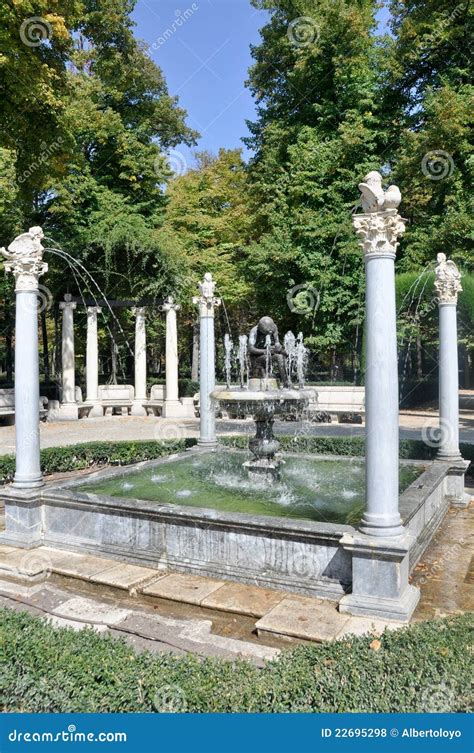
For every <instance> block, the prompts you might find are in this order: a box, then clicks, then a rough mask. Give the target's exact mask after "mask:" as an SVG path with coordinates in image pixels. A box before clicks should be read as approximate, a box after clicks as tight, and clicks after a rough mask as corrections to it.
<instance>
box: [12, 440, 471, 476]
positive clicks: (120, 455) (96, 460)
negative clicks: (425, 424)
mask: <svg viewBox="0 0 474 753" xmlns="http://www.w3.org/2000/svg"><path fill="white" fill-rule="evenodd" d="M278 439H279V441H280V443H281V448H282V450H283V451H284V452H285V451H286V452H305V453H308V454H314V455H346V456H349V457H363V456H364V452H365V442H364V438H363V437H309V436H294V437H293V436H281V437H278ZM196 441H197V440H196V439H191V438H188V439H179V440H170V441H166V442H156V441H153V440H148V441H142V440H139V441H136V442H133V441H132V442H86V443H84V444H76V445H70V446H68V447H48V448H46V449H45V450H41V468H42V470H43V473H44V474H45V475H49V474H51V473H65V472H67V471H78V470H82V469H83V468H90V467H91V466H95V465H97V466H101V465H131V464H132V463H140V462H142V461H143V460H155V459H156V458H160V457H162V456H163V455H171V454H172V453H174V452H182V451H183V450H185V449H186V448H188V447H192V446H194V445H195V444H196ZM219 441H220V443H221V444H223V445H225V446H227V447H235V448H236V449H241V450H245V449H247V448H248V443H249V436H248V435H239V436H235V437H219ZM460 447H461V453H462V456H463V457H464V458H465V460H470V461H471V467H470V468H469V470H468V474H470V475H473V474H474V462H472V461H474V444H461V445H460ZM435 454H436V448H433V447H429V446H428V445H426V444H425V443H424V442H421V441H419V440H413V439H402V440H401V442H400V457H401V458H405V459H411V460H432V459H433V458H434V457H435ZM14 473H15V458H14V456H13V455H2V456H0V484H5V483H8V482H9V481H12V479H13V475H14Z"/></svg>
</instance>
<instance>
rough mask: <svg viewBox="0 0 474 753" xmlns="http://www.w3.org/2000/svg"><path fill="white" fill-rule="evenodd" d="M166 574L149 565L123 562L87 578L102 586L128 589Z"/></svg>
mask: <svg viewBox="0 0 474 753" xmlns="http://www.w3.org/2000/svg"><path fill="white" fill-rule="evenodd" d="M109 561H110V560H109ZM166 575H168V573H160V572H159V571H158V570H154V569H153V568H151V567H141V566H140V565H129V564H126V563H123V564H117V565H114V566H113V567H109V568H107V569H106V570H102V571H101V572H99V573H96V574H95V575H91V577H90V579H89V580H90V581H91V583H100V584H101V585H104V586H113V587H114V588H122V589H124V590H128V591H130V590H133V589H136V588H138V587H140V586H143V585H145V584H147V583H148V581H151V580H159V579H160V578H164V577H165V576H166Z"/></svg>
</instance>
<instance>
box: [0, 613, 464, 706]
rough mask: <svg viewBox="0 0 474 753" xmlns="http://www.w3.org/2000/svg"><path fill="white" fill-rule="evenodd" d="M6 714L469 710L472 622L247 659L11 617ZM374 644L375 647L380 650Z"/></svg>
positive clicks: (5, 616)
mask: <svg viewBox="0 0 474 753" xmlns="http://www.w3.org/2000/svg"><path fill="white" fill-rule="evenodd" d="M0 623H1V628H0V631H1V632H0V636H1V638H0V640H1V649H2V656H3V659H2V673H1V678H0V705H1V707H2V710H3V711H7V712H22V713H25V712H27V713H31V712H34V713H38V712H153V711H170V710H171V711H173V710H175V711H187V712H198V713H199V712H232V711H233V712H341V711H349V712H423V711H455V712H461V711H467V710H468V706H469V699H470V684H471V680H472V675H473V667H472V664H473V654H472V652H470V651H469V645H470V638H471V639H472V632H473V620H472V616H469V615H464V616H456V617H449V618H446V619H443V620H435V621H429V622H423V623H418V624H414V625H412V626H410V627H407V628H404V629H402V630H398V631H387V632H386V633H385V634H384V635H383V636H382V637H381V638H380V643H381V646H380V647H378V644H375V646H374V644H373V641H374V636H373V635H372V636H363V637H354V636H350V637H348V638H346V639H343V640H341V641H333V642H330V643H325V644H320V645H311V646H301V647H298V648H295V649H291V650H288V651H285V652H284V653H283V654H282V655H281V657H280V658H279V659H276V660H274V661H272V662H269V663H268V664H267V665H266V666H265V667H264V668H263V669H257V668H256V667H255V666H253V665H251V664H250V663H248V662H245V661H235V662H229V661H224V660H222V659H205V660H200V659H199V658H198V657H196V656H185V657H176V656H172V655H169V654H159V655H156V654H155V655H151V654H150V653H148V652H144V653H137V652H136V651H135V650H134V649H133V648H131V647H130V645H129V644H127V643H126V642H125V641H124V640H120V639H116V638H112V637H111V636H104V635H99V634H97V633H94V632H93V631H92V630H90V629H85V630H81V631H80V632H76V631H74V630H71V629H70V628H68V629H64V628H60V629H55V628H53V627H51V626H49V625H47V623H46V622H44V621H43V620H42V619H40V618H39V617H33V616H31V615H29V614H27V613H26V612H14V611H12V610H8V609H2V610H0ZM371 644H372V648H371Z"/></svg>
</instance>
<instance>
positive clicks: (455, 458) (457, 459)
mask: <svg viewBox="0 0 474 753" xmlns="http://www.w3.org/2000/svg"><path fill="white" fill-rule="evenodd" d="M435 459H436V460H440V461H441V462H442V463H452V464H453V465H459V464H460V463H464V460H463V456H462V455H461V453H460V452H446V451H443V450H438V452H437V453H436V458H435Z"/></svg>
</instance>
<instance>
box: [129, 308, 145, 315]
mask: <svg viewBox="0 0 474 753" xmlns="http://www.w3.org/2000/svg"><path fill="white" fill-rule="evenodd" d="M131 312H132V314H134V316H136V317H140V316H145V315H146V306H134V307H133V308H132V309H131Z"/></svg>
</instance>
